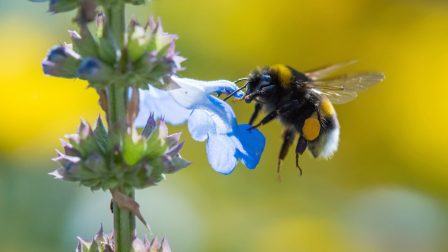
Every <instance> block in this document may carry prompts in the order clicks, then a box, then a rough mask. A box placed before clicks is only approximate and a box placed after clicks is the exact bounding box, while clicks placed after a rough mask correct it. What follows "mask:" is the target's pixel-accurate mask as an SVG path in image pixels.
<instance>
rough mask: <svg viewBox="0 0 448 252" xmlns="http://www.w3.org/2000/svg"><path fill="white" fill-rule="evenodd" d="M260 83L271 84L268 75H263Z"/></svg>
mask: <svg viewBox="0 0 448 252" xmlns="http://www.w3.org/2000/svg"><path fill="white" fill-rule="evenodd" d="M260 81H261V82H264V83H269V82H271V76H270V75H269V74H263V75H262V76H261V78H260Z"/></svg>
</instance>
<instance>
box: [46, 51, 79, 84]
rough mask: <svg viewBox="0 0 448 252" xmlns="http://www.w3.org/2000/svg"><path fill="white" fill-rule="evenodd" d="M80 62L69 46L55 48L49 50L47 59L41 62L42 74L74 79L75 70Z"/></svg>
mask: <svg viewBox="0 0 448 252" xmlns="http://www.w3.org/2000/svg"><path fill="white" fill-rule="evenodd" d="M80 62H81V56H80V55H79V54H77V53H76V52H75V51H73V50H72V49H71V48H70V46H68V45H62V46H55V47H53V48H51V49H50V51H49V53H48V55H47V57H46V58H45V59H44V61H43V62H42V67H43V70H44V73H45V74H47V75H52V76H57V77H65V78H76V77H77V73H76V70H77V69H78V66H79V64H80Z"/></svg>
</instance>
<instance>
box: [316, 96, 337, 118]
mask: <svg viewBox="0 0 448 252" xmlns="http://www.w3.org/2000/svg"><path fill="white" fill-rule="evenodd" d="M320 110H321V111H322V114H323V115H324V116H325V117H331V116H334V115H335V114H336V111H335V110H334V107H333V104H331V102H330V100H329V99H328V98H327V97H326V96H322V100H321V102H320Z"/></svg>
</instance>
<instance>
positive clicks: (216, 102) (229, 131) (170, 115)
mask: <svg viewBox="0 0 448 252" xmlns="http://www.w3.org/2000/svg"><path fill="white" fill-rule="evenodd" d="M237 88H238V87H237V86H236V85H235V83H233V82H230V81H226V80H217V81H199V80H194V79H188V78H180V77H176V76H173V77H171V83H170V88H169V89H168V90H161V89H157V88H154V87H152V86H150V87H149V90H140V112H139V114H138V116H137V118H136V121H135V125H136V126H137V127H141V126H143V125H145V124H146V120H147V118H148V117H149V115H150V114H151V113H154V115H155V116H156V117H163V118H164V119H165V121H167V122H168V123H171V124H174V125H178V124H182V123H185V122H186V123H188V129H189V131H190V134H191V136H192V138H193V139H194V140H196V141H201V142H202V141H207V146H206V149H207V156H208V161H209V163H210V164H211V166H212V167H213V169H215V170H216V171H217V172H219V173H222V174H230V173H231V172H232V171H233V170H234V169H235V166H236V165H237V163H238V161H241V162H242V163H243V164H244V165H245V166H246V167H247V168H249V169H254V168H255V167H256V166H257V164H258V162H259V160H260V157H261V154H262V152H263V149H264V145H265V138H264V136H263V135H262V134H261V132H260V131H258V130H257V129H252V130H249V128H250V125H247V124H238V122H237V120H236V117H235V113H234V112H233V110H232V108H231V107H230V105H228V104H227V103H225V102H224V101H222V100H220V99H218V98H217V97H216V96H214V95H213V94H215V93H216V94H220V93H224V94H230V93H231V92H233V91H235V90H236V89H237ZM243 95H244V93H243V92H241V91H239V92H237V93H236V94H234V96H235V97H237V98H241V97H242V96H243Z"/></svg>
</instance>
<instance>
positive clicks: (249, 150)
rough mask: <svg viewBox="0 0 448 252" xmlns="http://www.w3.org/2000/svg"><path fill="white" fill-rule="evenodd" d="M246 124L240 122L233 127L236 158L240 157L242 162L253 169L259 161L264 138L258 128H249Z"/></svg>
mask: <svg viewBox="0 0 448 252" xmlns="http://www.w3.org/2000/svg"><path fill="white" fill-rule="evenodd" d="M250 127H251V126H250V125H248V124H240V125H238V127H237V128H236V129H235V136H236V138H235V139H234V140H237V141H238V142H237V143H236V145H235V146H236V147H237V150H238V151H237V158H239V159H241V161H242V162H243V164H244V165H245V166H246V167H247V168H249V169H254V168H255V167H256V166H257V165H258V162H259V161H260V158H261V154H262V153H263V150H264V146H265V138H264V136H263V134H262V133H261V132H260V131H259V130H258V129H251V130H249V128H250Z"/></svg>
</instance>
